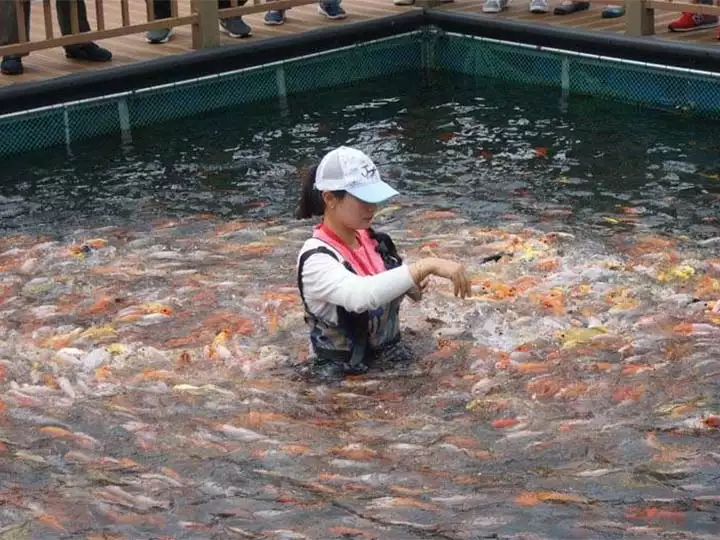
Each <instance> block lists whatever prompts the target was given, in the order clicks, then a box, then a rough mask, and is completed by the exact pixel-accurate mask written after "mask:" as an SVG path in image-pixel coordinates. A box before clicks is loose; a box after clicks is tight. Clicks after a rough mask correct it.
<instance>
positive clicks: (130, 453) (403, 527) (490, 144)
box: [0, 74, 720, 539]
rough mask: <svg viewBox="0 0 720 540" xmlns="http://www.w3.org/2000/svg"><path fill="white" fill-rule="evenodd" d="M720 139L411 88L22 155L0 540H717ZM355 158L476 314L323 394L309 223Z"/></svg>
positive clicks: (445, 296) (328, 95)
mask: <svg viewBox="0 0 720 540" xmlns="http://www.w3.org/2000/svg"><path fill="white" fill-rule="evenodd" d="M719 128H720V125H719V124H718V123H717V122H712V121H709V120H704V119H703V120H699V119H693V118H690V117H685V116H681V115H675V114H667V113H662V112H658V111H650V110H645V109H637V108H631V107H624V106H619V105H617V104H612V103H608V102H602V101H597V100H585V99H572V100H571V101H569V102H563V101H562V100H561V97H560V95H559V94H555V93H554V92H553V91H548V90H542V91H541V92H540V93H538V91H537V89H531V88H527V87H522V86H510V85H506V84H499V83H493V82H491V81H477V80H473V79H468V78H458V77H454V78H453V79H452V80H450V79H449V78H448V77H447V76H445V75H442V74H439V75H438V76H437V77H432V78H430V79H423V78H420V77H416V76H415V75H402V76H398V77H394V78H390V79H384V80H381V81H368V82H366V83H362V84H359V85H356V86H353V87H352V88H341V89H333V90H329V91H322V92H317V93H313V94H312V95H304V96H299V97H293V98H291V99H289V102H288V107H287V108H286V109H280V108H279V107H278V106H277V105H276V104H273V103H266V104H259V105H254V106H252V107H243V108H238V109H234V110H229V111H223V112H222V113H217V114H213V115H208V116H205V117H202V118H194V119H188V120H182V121H175V122H171V123H168V124H166V125H161V126H156V127H153V128H149V129H145V130H142V131H136V132H134V133H133V140H132V142H131V143H128V144H124V145H122V144H120V143H119V142H118V141H116V140H115V138H107V139H101V140H96V141H90V142H87V143H82V144H76V145H73V146H72V148H71V153H70V154H68V152H67V150H66V149H65V148H59V149H51V150H47V151H43V152H38V153H33V154H26V155H22V156H17V157H15V158H12V159H11V160H8V162H6V163H5V164H4V168H3V172H2V175H1V178H2V181H1V183H0V216H1V217H2V220H1V221H0V228H1V234H2V236H0V271H1V273H0V501H2V504H0V539H9V538H27V537H31V538H97V539H99V538H128V539H130V538H132V539H137V538H176V539H184V538H193V539H194V538H263V539H265V538H273V539H274V538H277V539H293V538H313V539H314V538H323V539H324V538H365V539H369V538H377V539H406V538H450V539H477V538H513V539H545V538H630V537H637V538H715V537H717V533H718V531H720V450H719V448H720V398H719V396H720V357H718V355H717V344H718V343H719V342H720V223H719V222H718V219H719V218H720V157H718V156H719V155H720V154H719V153H718V150H719V148H718V141H717V133H718V129H719ZM340 144H346V145H351V146H357V147H359V148H361V149H363V150H364V151H366V152H368V153H369V154H370V155H371V156H372V157H373V159H374V160H375V162H376V164H377V165H378V166H379V168H380V170H381V173H382V174H383V175H384V177H385V179H386V180H387V181H388V182H389V183H391V184H392V185H393V186H395V187H396V188H397V189H398V190H399V191H400V192H401V196H399V197H397V198H396V199H395V200H393V201H391V202H390V203H388V204H387V205H385V206H383V207H381V208H380V209H379V212H378V215H377V218H376V227H377V228H378V229H380V230H383V231H385V232H389V233H390V234H391V235H392V237H393V238H394V239H395V241H396V243H397V244H398V245H399V247H400V249H401V251H402V252H403V254H404V255H405V256H406V257H407V259H408V260H416V259H418V258H420V257H423V256H444V257H452V258H456V259H458V260H462V261H464V262H465V264H466V266H467V268H468V271H469V272H470V274H471V275H472V278H473V283H474V289H473V296H472V297H471V298H469V299H466V300H458V299H455V298H453V297H452V291H451V289H450V287H449V286H448V284H447V283H445V282H442V281H440V280H436V281H433V283H432V284H431V286H430V290H429V292H428V293H427V294H426V296H425V298H424V299H423V300H422V302H420V303H417V304H413V303H411V302H408V303H407V304H405V305H404V308H403V313H402V325H403V327H404V329H405V335H406V341H407V342H408V343H409V345H410V346H411V347H412V348H413V349H414V350H415V353H416V354H415V355H416V359H415V360H414V361H413V362H412V363H411V364H410V365H406V366H403V367H396V368H393V367H385V368H382V369H380V368H378V369H374V370H372V371H371V372H369V373H368V374H366V375H363V376H359V377H351V378H347V379H346V380H344V381H343V382H342V383H341V384H339V385H325V384H320V383H318V382H316V381H313V380H311V379H308V377H306V376H305V374H304V370H305V363H304V362H305V357H306V351H307V341H306V339H307V336H306V329H305V326H304V322H303V320H302V308H301V305H300V303H299V298H298V296H297V292H296V288H295V280H296V277H295V273H294V266H295V259H296V255H297V252H298V250H299V248H300V246H301V245H302V243H303V241H304V240H305V239H306V238H307V237H308V236H309V234H310V233H311V227H312V225H313V223H311V222H309V221H304V222H301V221H296V220H294V219H292V213H293V210H294V207H295V204H296V202H297V199H296V197H297V192H298V177H299V174H300V172H301V171H302V170H304V169H305V168H307V167H309V166H310V165H312V164H313V163H315V162H316V161H317V160H319V158H320V157H321V156H322V155H323V154H324V153H325V152H326V151H328V150H330V149H331V148H333V147H335V146H338V145H340ZM494 253H503V254H504V256H503V257H502V258H501V259H500V260H499V261H498V262H496V263H490V264H485V265H483V264H481V261H482V259H483V258H484V257H486V256H488V255H491V254H494Z"/></svg>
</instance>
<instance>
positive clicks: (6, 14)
mask: <svg viewBox="0 0 720 540" xmlns="http://www.w3.org/2000/svg"><path fill="white" fill-rule="evenodd" d="M22 6H23V11H24V12H25V35H26V36H30V0H26V1H24V2H23V3H22ZM19 34H20V32H18V26H17V11H16V10H15V2H14V1H9V2H8V1H3V0H0V45H12V44H13V43H18V42H19V41H20V35H19ZM21 56H24V55H19V54H14V55H10V56H4V57H3V59H2V64H1V65H0V71H2V73H4V74H5V75H20V74H21V73H22V72H23V66H22V61H21V60H20V57H21Z"/></svg>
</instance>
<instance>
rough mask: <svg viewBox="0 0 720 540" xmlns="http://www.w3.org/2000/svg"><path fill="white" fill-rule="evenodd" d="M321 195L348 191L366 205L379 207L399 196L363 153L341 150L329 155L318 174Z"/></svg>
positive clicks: (316, 179) (316, 186)
mask: <svg viewBox="0 0 720 540" xmlns="http://www.w3.org/2000/svg"><path fill="white" fill-rule="evenodd" d="M315 189H317V190H318V191H339V190H344V191H347V192H348V193H349V194H350V195H352V196H353V197H356V198H357V199H360V200H361V201H363V202H366V203H371V204H374V203H379V202H382V201H384V200H386V199H389V198H390V197H393V196H394V195H398V192H397V191H395V190H394V189H393V188H391V187H390V186H389V185H388V184H386V183H385V182H383V181H382V179H381V178H380V173H378V170H377V167H376V166H375V164H374V163H373V162H372V160H371V159H370V158H369V157H368V156H367V155H365V154H364V153H363V152H361V151H360V150H357V149H355V148H349V147H347V146H340V147H339V148H336V149H335V150H332V151H331V152H328V153H327V154H326V155H325V157H324V158H322V161H320V165H318V168H317V173H316V174H315Z"/></svg>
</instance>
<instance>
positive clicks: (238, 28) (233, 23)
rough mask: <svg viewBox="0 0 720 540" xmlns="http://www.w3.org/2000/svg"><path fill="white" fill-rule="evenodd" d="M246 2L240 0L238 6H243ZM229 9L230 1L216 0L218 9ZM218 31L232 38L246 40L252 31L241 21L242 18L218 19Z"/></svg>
mask: <svg viewBox="0 0 720 540" xmlns="http://www.w3.org/2000/svg"><path fill="white" fill-rule="evenodd" d="M246 1H247V0H240V1H239V2H238V6H244V5H245V2H246ZM229 7H230V0H218V8H220V9H225V8H229ZM220 29H221V30H222V31H223V32H225V33H226V34H227V35H228V36H230V37H232V38H246V37H250V36H251V35H252V29H251V28H250V26H249V25H248V24H246V23H245V21H243V19H242V17H230V18H229V19H220Z"/></svg>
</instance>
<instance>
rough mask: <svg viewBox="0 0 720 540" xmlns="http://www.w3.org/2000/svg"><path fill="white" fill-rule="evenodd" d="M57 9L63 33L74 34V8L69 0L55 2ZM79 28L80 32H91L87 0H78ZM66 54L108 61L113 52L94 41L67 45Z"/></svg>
mask: <svg viewBox="0 0 720 540" xmlns="http://www.w3.org/2000/svg"><path fill="white" fill-rule="evenodd" d="M55 7H56V9H57V15H58V24H59V25H60V31H61V32H62V34H63V35H68V34H72V22H71V18H72V9H71V5H70V1H69V0H57V1H56V2H55ZM77 13H78V30H79V31H80V32H89V31H90V23H89V22H88V18H87V9H86V8H85V1H84V0H78V2H77ZM65 56H67V57H68V58H74V59H76V60H87V61H89V62H108V61H109V60H110V59H111V58H112V53H111V52H110V51H108V50H107V49H103V48H102V47H100V46H98V45H96V44H95V43H93V42H92V41H87V42H85V43H78V44H76V45H67V46H66V47H65Z"/></svg>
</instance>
